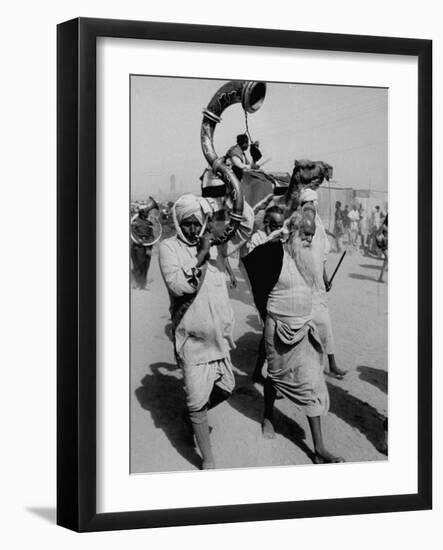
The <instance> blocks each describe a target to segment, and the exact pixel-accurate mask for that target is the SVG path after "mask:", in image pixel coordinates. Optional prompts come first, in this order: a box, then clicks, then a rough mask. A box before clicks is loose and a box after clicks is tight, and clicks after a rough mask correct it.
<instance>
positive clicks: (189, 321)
mask: <svg viewBox="0 0 443 550" xmlns="http://www.w3.org/2000/svg"><path fill="white" fill-rule="evenodd" d="M172 214H173V220H174V225H175V229H176V232H177V234H176V235H175V236H173V237H170V238H169V239H165V240H164V241H163V242H162V243H161V245H160V269H161V273H162V275H163V279H164V281H165V284H166V287H167V289H168V292H169V297H170V303H171V305H170V313H171V318H172V326H173V334H174V349H175V356H176V360H177V363H178V365H179V366H180V367H181V369H182V372H183V378H184V383H185V390H186V401H187V409H188V412H189V417H190V420H191V423H192V428H193V431H194V435H195V438H196V440H197V444H198V447H199V449H200V452H201V455H202V469H212V468H214V467H215V462H214V456H213V452H212V447H211V441H210V435H209V426H208V414H207V413H208V410H210V409H212V408H214V407H215V406H216V405H218V404H219V403H221V402H222V401H224V400H225V399H227V398H228V397H229V396H230V395H231V393H232V391H233V389H234V373H233V370H232V364H231V359H230V349H232V348H233V347H234V342H233V311H232V308H231V305H230V302H229V295H228V291H227V286H226V277H225V272H224V269H225V262H224V258H223V257H222V254H221V247H212V248H211V243H210V237H209V234H208V233H207V231H206V228H207V224H208V222H209V220H210V217H211V214H212V211H211V207H210V206H209V203H208V201H207V199H205V198H203V197H197V196H195V195H191V194H187V195H183V196H182V197H180V198H179V199H178V200H177V202H176V203H175V204H174V206H173V211H172ZM253 222H254V217H253V213H252V210H251V208H250V207H249V206H248V205H247V203H245V204H244V208H243V217H242V219H241V221H240V223H239V225H238V227H237V229H236V231H235V234H234V236H233V238H232V239H231V240H230V241H229V242H227V243H225V245H224V246H223V254H224V255H225V256H228V255H230V254H232V253H233V252H235V251H236V250H238V249H239V248H240V247H241V246H242V244H243V243H244V241H245V240H247V239H248V238H249V236H250V234H251V232H252V227H253Z"/></svg>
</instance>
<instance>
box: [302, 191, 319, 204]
mask: <svg viewBox="0 0 443 550" xmlns="http://www.w3.org/2000/svg"><path fill="white" fill-rule="evenodd" d="M304 202H315V203H318V194H317V192H316V191H314V189H309V188H307V189H303V191H302V192H301V193H300V204H303V203H304Z"/></svg>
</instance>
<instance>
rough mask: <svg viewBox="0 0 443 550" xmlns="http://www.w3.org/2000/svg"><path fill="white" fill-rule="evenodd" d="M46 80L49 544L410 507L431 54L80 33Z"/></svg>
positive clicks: (414, 496)
mask: <svg viewBox="0 0 443 550" xmlns="http://www.w3.org/2000/svg"><path fill="white" fill-rule="evenodd" d="M57 68H58V92H57V97H58V104H57V108H58V127H57V134H58V151H57V158H58V168H57V179H58V387H57V392H58V393H57V395H58V401H57V403H58V433H57V438H58V439H57V441H58V472H57V478H58V504H57V522H58V524H59V525H62V526H64V527H67V528H70V529H74V530H77V531H98V530H111V529H129V528H147V527H160V526H174V525H189V524H208V523H221V522H238V521H254V520H270V519H283V518H298V517H316V516H325V515H344V514H361V513H374V512H391V511H406V510H418V509H428V508H430V507H431V505H432V490H431V487H432V477H431V476H432V441H431V434H432V424H431V422H432V417H431V411H432V399H431V395H432V391H431V390H432V387H431V373H432V365H431V349H432V315H431V313H432V311H431V303H432V296H431V283H432V280H431V277H432V276H431V267H432V259H431V249H432V232H431V227H432V219H431V216H432V209H431V199H432V185H431V176H432V170H431V164H432V153H431V149H432V148H431V137H432V124H431V114H432V85H431V82H432V81H431V76H432V44H431V41H428V40H415V39H405V38H387V37H370V36H352V35H334V34H320V33H305V32H295V31H283V30H264V29H250V28H234V27H233V28H227V27H215V26H214V27H209V26H198V25H182V24H170V23H152V22H150V23H149V22H137V21H114V20H102V19H82V18H80V19H75V20H72V21H68V22H65V23H62V24H60V25H59V26H58V64H57ZM388 219H389V223H388ZM388 373H389V383H388Z"/></svg>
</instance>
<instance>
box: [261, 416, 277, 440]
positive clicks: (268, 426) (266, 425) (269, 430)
mask: <svg viewBox="0 0 443 550" xmlns="http://www.w3.org/2000/svg"><path fill="white" fill-rule="evenodd" d="M261 431H262V434H263V437H264V438H265V439H275V430H274V426H273V425H272V422H271V421H270V420H269V418H265V419H264V420H263V424H262V425H261Z"/></svg>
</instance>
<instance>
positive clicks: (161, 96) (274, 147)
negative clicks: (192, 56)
mask: <svg viewBox="0 0 443 550" xmlns="http://www.w3.org/2000/svg"><path fill="white" fill-rule="evenodd" d="M225 82H226V81H222V80H206V79H202V80H200V79H187V78H173V77H150V76H132V77H131V186H132V187H131V189H132V197H133V198H135V199H142V198H146V197H147V195H150V194H154V195H155V194H156V193H157V192H158V189H164V190H165V191H168V190H169V185H170V177H171V175H172V174H175V176H176V181H177V190H178V191H181V192H185V191H189V192H195V193H199V190H200V182H199V179H198V178H199V176H200V174H201V173H202V172H203V170H204V168H205V166H206V161H205V159H204V157H203V153H202V152H201V146H200V127H201V121H202V110H203V109H204V108H205V107H206V105H207V104H208V103H209V101H210V99H211V98H212V96H213V95H214V93H215V92H216V91H217V90H218V88H220V86H222V85H223V84H224V83H225ZM387 115H388V90H386V89H380V88H356V87H346V86H324V85H322V86H320V85H306V84H286V83H284V84H276V83H268V84H267V91H266V97H265V100H264V103H263V105H262V107H261V109H260V110H259V111H257V112H256V113H254V114H252V115H249V117H248V121H249V130H250V133H251V135H252V138H253V139H258V140H259V141H260V148H261V151H262V153H263V159H267V158H269V157H271V161H270V162H268V163H267V164H266V165H265V167H264V168H265V169H266V170H269V171H279V172H291V171H292V166H293V163H294V160H295V159H301V158H309V159H311V160H323V161H326V162H328V163H329V164H331V165H332V166H333V167H334V180H337V181H338V182H339V183H340V185H343V186H350V187H354V188H371V189H373V190H381V191H387V185H388V182H387V170H388V164H387V162H388V157H387V154H388V120H387ZM244 131H245V119H244V113H243V109H242V108H241V106H240V105H233V106H232V107H229V108H228V109H227V110H226V111H224V113H223V115H222V122H221V123H220V124H218V125H217V128H216V130H215V136H214V145H215V150H216V152H217V154H218V155H220V156H221V155H223V154H224V153H225V152H226V150H227V149H228V148H229V147H230V146H231V145H233V144H234V143H235V136H236V135H237V134H239V133H243V132H244Z"/></svg>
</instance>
